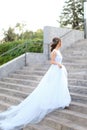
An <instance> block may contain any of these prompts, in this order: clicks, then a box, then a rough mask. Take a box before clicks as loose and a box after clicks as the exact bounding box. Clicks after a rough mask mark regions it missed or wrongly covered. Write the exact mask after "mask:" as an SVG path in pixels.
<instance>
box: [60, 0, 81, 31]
mask: <svg viewBox="0 0 87 130" xmlns="http://www.w3.org/2000/svg"><path fill="white" fill-rule="evenodd" d="M83 15H84V11H83V0H66V1H65V6H64V7H63V11H62V14H61V16H60V21H59V23H60V26H61V27H70V28H73V29H75V28H76V29H83Z"/></svg>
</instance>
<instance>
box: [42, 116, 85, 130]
mask: <svg viewBox="0 0 87 130" xmlns="http://www.w3.org/2000/svg"><path fill="white" fill-rule="evenodd" d="M40 124H46V125H48V126H50V127H52V128H55V130H86V129H87V128H86V127H82V126H80V125H77V124H75V123H73V121H70V120H67V119H64V118H62V119H61V118H60V117H58V116H53V115H52V114H49V116H47V117H46V118H45V119H44V120H43V121H42V122H41V123H40Z"/></svg>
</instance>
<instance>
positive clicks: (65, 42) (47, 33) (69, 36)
mask: <svg viewBox="0 0 87 130" xmlns="http://www.w3.org/2000/svg"><path fill="white" fill-rule="evenodd" d="M53 37H59V38H61V40H62V48H61V50H62V51H63V49H66V48H67V47H69V46H71V45H72V44H73V43H75V42H76V41H79V40H82V39H84V33H83V31H79V30H72V29H67V28H57V27H51V26H45V27H44V54H45V55H46V56H48V57H49V52H50V42H51V41H52V39H53Z"/></svg>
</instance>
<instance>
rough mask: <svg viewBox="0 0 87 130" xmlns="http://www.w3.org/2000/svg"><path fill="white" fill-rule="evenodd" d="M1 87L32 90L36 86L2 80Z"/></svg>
mask: <svg viewBox="0 0 87 130" xmlns="http://www.w3.org/2000/svg"><path fill="white" fill-rule="evenodd" d="M0 87H1V88H5V89H12V90H18V91H22V92H28V91H30V90H31V91H32V90H33V89H34V88H33V87H31V86H25V85H22V84H14V83H8V82H2V81H0Z"/></svg>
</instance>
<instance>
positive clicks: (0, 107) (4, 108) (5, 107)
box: [0, 101, 11, 112]
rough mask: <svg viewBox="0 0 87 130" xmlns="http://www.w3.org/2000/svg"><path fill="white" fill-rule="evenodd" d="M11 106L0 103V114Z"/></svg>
mask: <svg viewBox="0 0 87 130" xmlns="http://www.w3.org/2000/svg"><path fill="white" fill-rule="evenodd" d="M10 106H11V105H10V104H8V103H5V102H2V101H0V112H2V111H5V110H7V109H8V108H9V107H10Z"/></svg>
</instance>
